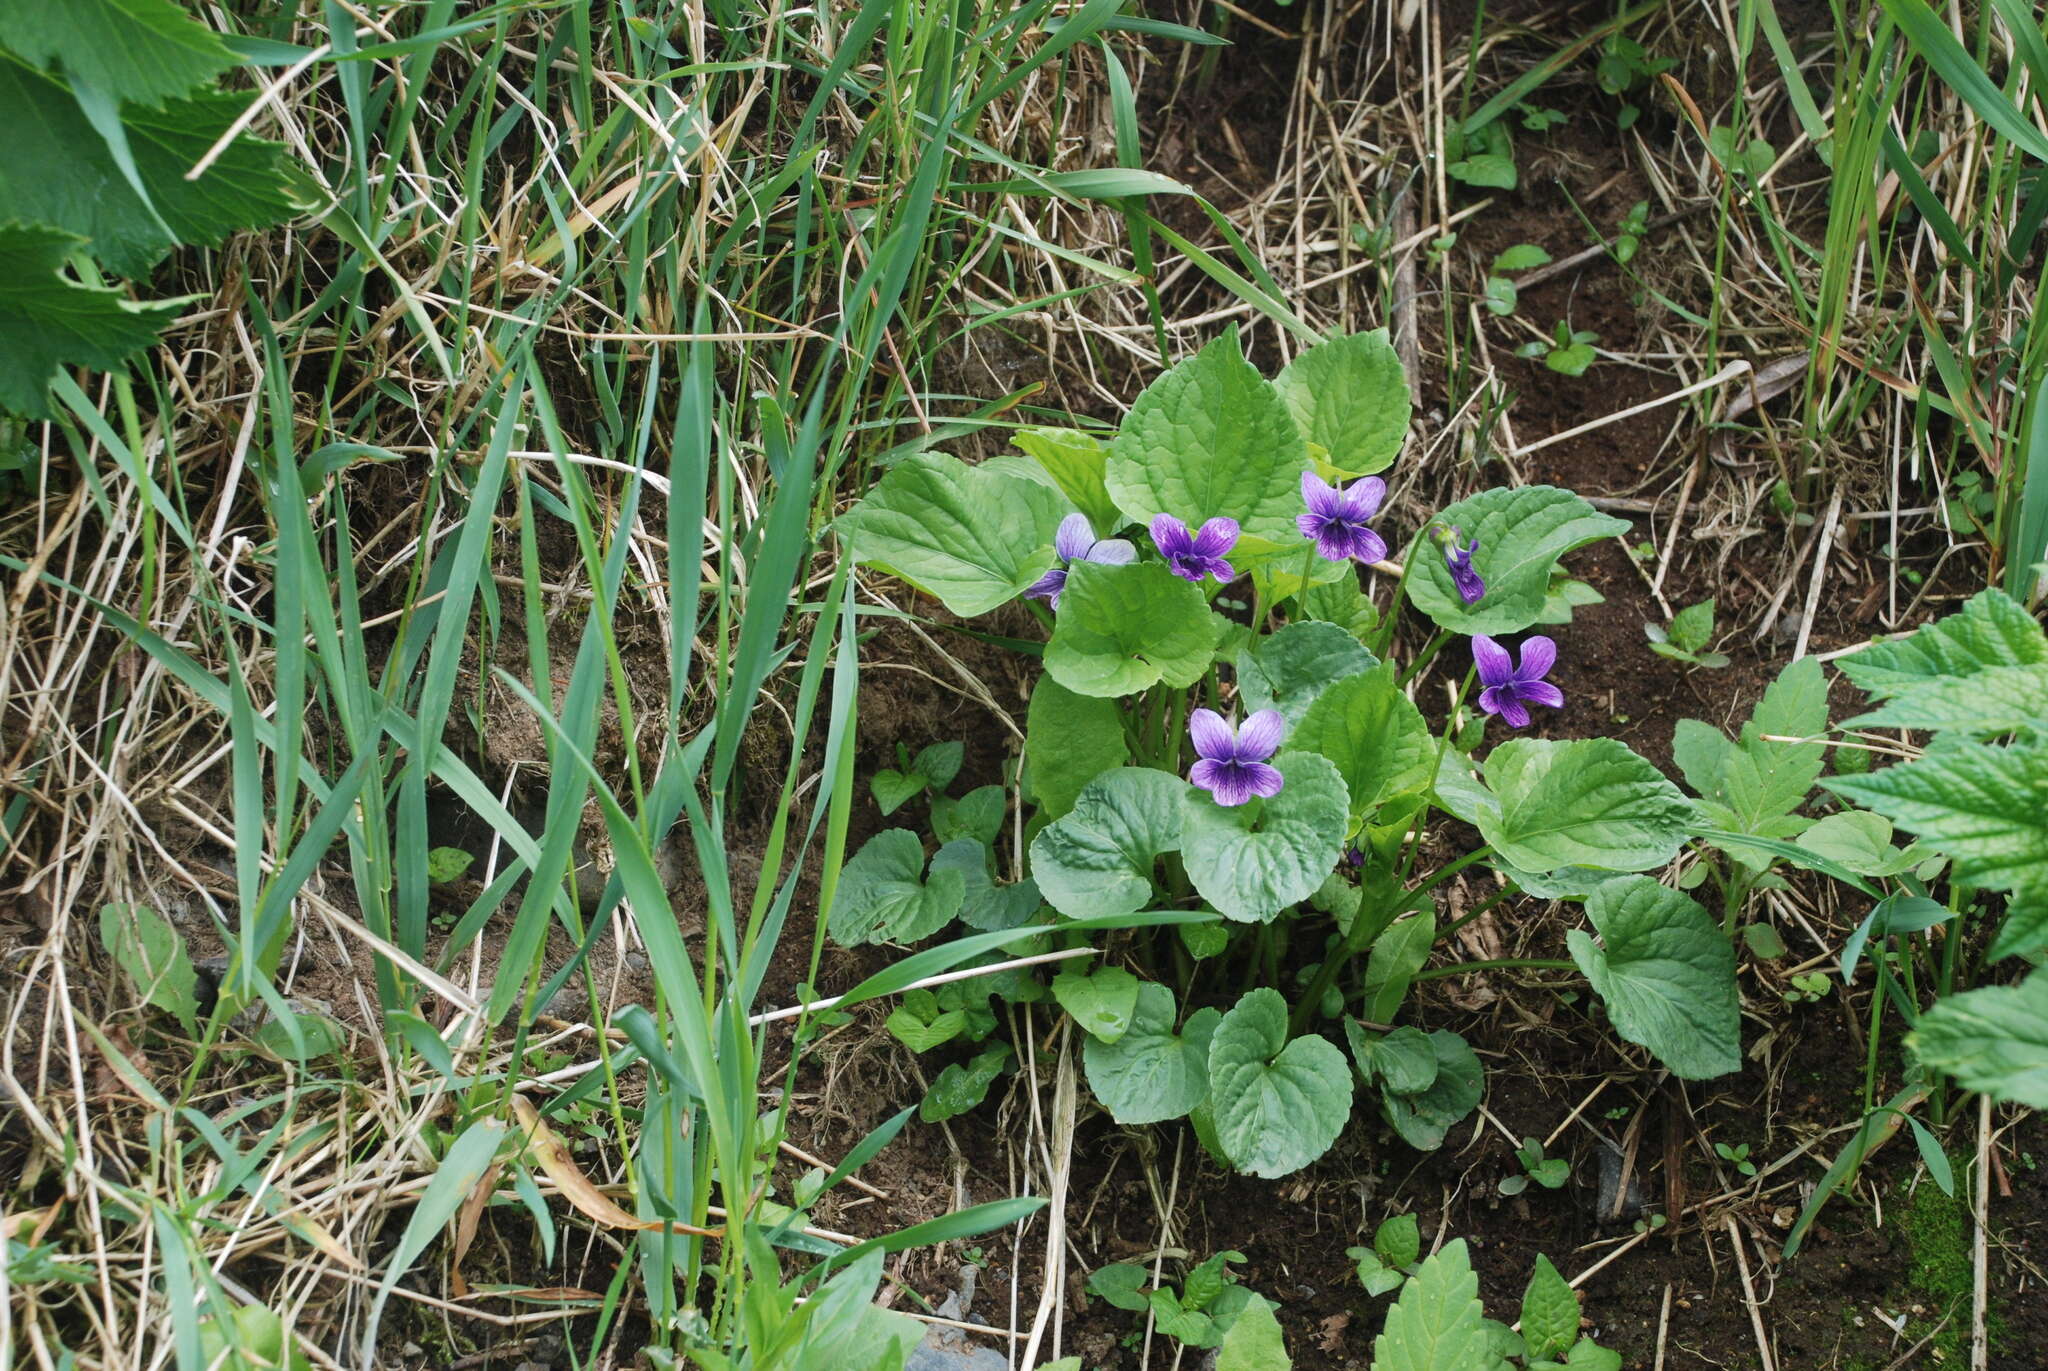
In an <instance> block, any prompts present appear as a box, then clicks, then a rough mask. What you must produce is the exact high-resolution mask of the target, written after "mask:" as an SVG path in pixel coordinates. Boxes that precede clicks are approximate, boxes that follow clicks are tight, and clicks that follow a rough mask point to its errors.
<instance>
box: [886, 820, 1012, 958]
mask: <svg viewBox="0 0 2048 1371" xmlns="http://www.w3.org/2000/svg"><path fill="white" fill-rule="evenodd" d="M897 831H899V832H900V831H902V830H897ZM988 863H989V850H988V845H987V844H986V843H984V842H982V841H981V839H979V838H955V839H953V840H952V841H951V842H949V843H947V844H945V846H943V847H941V848H940V849H939V850H938V852H937V854H936V855H934V856H933V857H932V877H933V879H934V880H936V879H937V877H938V876H939V874H940V873H941V872H947V871H952V872H957V873H959V876H960V908H959V910H958V913H959V915H960V922H962V923H964V924H966V925H967V926H968V927H970V928H978V929H981V930H982V931H983V932H985V933H993V932H995V931H997V930H998V929H1004V928H1017V927H1019V926H1021V925H1023V924H1027V923H1029V922H1031V916H1032V915H1033V914H1036V913H1037V912H1038V911H1039V909H1040V907H1041V906H1043V904H1044V903H1045V901H1044V899H1043V897H1041V896H1040V895H1039V893H1038V883H1037V882H1036V881H1034V880H1032V879H1031V878H1030V877H1029V876H1026V877H1025V878H1024V879H1023V880H1021V881H1013V882H1011V883H1010V884H1009V885H997V884H996V882H995V880H994V878H993V877H991V876H990V875H989V870H988Z"/></svg>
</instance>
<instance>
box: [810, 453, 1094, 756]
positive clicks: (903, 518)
mask: <svg viewBox="0 0 2048 1371" xmlns="http://www.w3.org/2000/svg"><path fill="white" fill-rule="evenodd" d="M1063 513H1064V510H1063V509H1062V507H1061V501H1060V497H1059V492H1058V491H1056V490H1052V489H1049V488H1047V487H1045V486H1041V485H1039V484H1037V483H1036V482H1033V481H1030V480H1027V479H1025V478H1024V477H1021V476H1016V475H1012V474H1010V473H1006V472H1002V471H985V470H983V469H982V468H980V467H973V466H969V465H968V464H967V463H965V462H963V461H960V460H959V459H958V458H954V457H946V456H942V455H939V454H937V453H920V454H918V455H917V456H914V457H906V458H905V459H904V460H903V461H901V462H898V463H897V464H896V465H895V466H893V467H891V468H890V469H889V471H888V472H887V474H885V475H884V476H883V477H882V480H881V484H879V485H877V486H876V487H875V489H874V490H873V491H871V492H869V494H868V496H867V498H866V499H864V500H862V501H861V502H860V503H859V504H857V505H855V506H854V507H853V508H852V509H850V510H848V511H847V512H846V513H845V514H842V515H840V516H839V521H838V524H837V525H836V527H837V528H838V529H839V531H840V533H841V535H842V536H844V537H846V538H847V539H848V540H850V541H851V543H852V545H853V555H854V557H855V559H856V560H858V561H861V562H865V563H867V564H869V565H872V566H879V567H882V568H884V569H886V570H888V571H893V572H894V573H896V574H897V575H898V576H901V577H902V578H903V579H904V580H906V581H908V582H910V583H911V584H912V585H914V586H916V587H917V588H918V589H920V590H923V591H927V592H929V593H930V594H933V595H936V596H937V597H938V598H939V599H940V600H941V601H942V602H943V603H944V604H945V606H946V608H947V609H949V610H951V611H952V612H953V613H955V614H958V615H960V616H961V617H962V618H967V617H971V616H973V615H976V614H985V613H987V612H988V611H989V610H991V609H994V608H995V607H996V606H997V605H1000V604H1004V603H1006V602H1007V601H1010V600H1014V599H1015V598H1016V597H1017V596H1018V595H1020V594H1022V593H1023V592H1024V590H1025V589H1026V588H1027V587H1028V586H1030V584H1031V583H1032V582H1033V581H1036V580H1037V579H1038V578H1039V577H1040V576H1042V575H1044V574H1045V571H1046V569H1047V568H1049V567H1050V566H1051V565H1052V563H1053V552H1052V536H1053V531H1054V529H1056V528H1057V527H1058V526H1059V522H1060V518H1061V517H1062V515H1063ZM949 779H950V778H949Z"/></svg>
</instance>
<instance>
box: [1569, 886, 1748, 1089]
mask: <svg viewBox="0 0 2048 1371" xmlns="http://www.w3.org/2000/svg"><path fill="white" fill-rule="evenodd" d="M1586 916H1587V918H1588V919H1589V920H1590V921H1591V922H1592V925H1593V927H1594V929H1595V930H1596V931H1597V932H1598V933H1599V934H1600V942H1599V943H1595V942H1594V941H1593V939H1592V938H1591V937H1590V936H1589V935H1588V934H1587V933H1585V932H1584V931H1583V930H1581V929H1576V928H1575V929H1573V930H1572V931H1571V932H1570V933H1569V934H1568V935H1566V942H1567V943H1568V944H1569V946H1570V948H1571V953H1572V960H1573V961H1575V962H1577V963H1578V964H1579V970H1581V971H1583V972H1584V973H1585V975H1586V979H1587V980H1588V981H1590V982H1592V984H1593V989H1594V990H1595V991H1597V992H1598V993H1599V995H1600V998H1601V999H1602V1000H1604V1001H1605V1002H1606V1004H1607V1013H1608V1016H1609V1017H1610V1018H1612V1019H1613V1020H1614V1029H1615V1031H1616V1032H1617V1033H1619V1034H1621V1036H1622V1037H1624V1038H1626V1039H1628V1040H1629V1041H1630V1042H1632V1043H1635V1044H1637V1045H1638V1046H1641V1047H1647V1048H1648V1049H1650V1051H1651V1053H1653V1054H1654V1055H1655V1056H1656V1058H1657V1060H1658V1061H1660V1062H1662V1063H1664V1065H1666V1066H1668V1067H1670V1068H1671V1070H1672V1071H1674V1072H1676V1073H1677V1074H1678V1075H1680V1076H1683V1077H1685V1078H1686V1079H1687V1080H1695V1081H1698V1080H1707V1079H1709V1078H1711V1077H1714V1076H1722V1075H1726V1074H1727V1073H1728V1072H1730V1071H1736V1070H1739V1069H1741V1066H1742V1001H1741V997H1740V996H1739V995H1738V994H1737V993H1736V989H1735V952H1734V949H1733V948H1731V947H1730V946H1729V945H1728V939H1727V938H1725V937H1724V936H1722V933H1721V926H1720V925H1719V924H1718V923H1716V922H1715V921H1714V920H1713V918H1712V917H1711V916H1710V915H1708V913H1707V911H1706V910H1704V909H1702V908H1700V907H1699V905H1697V904H1695V903H1694V902H1693V901H1692V900H1690V899H1688V898H1687V897H1685V896H1684V895H1681V894H1680V893H1679V892H1678V891H1676V890H1671V889H1668V888H1666V887H1665V886H1663V885H1660V884H1658V883H1657V882H1656V881H1654V880H1652V879H1650V878H1649V877H1647V876H1637V877H1632V878H1630V879H1628V880H1622V881H1610V882H1608V883H1607V884H1606V885H1603V886H1601V887H1600V888H1599V889H1597V890H1595V891H1594V892H1593V893H1592V895H1591V896H1589V897H1588V898H1587V900H1586Z"/></svg>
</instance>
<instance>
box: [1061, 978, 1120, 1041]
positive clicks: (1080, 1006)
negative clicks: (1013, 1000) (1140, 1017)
mask: <svg viewBox="0 0 2048 1371" xmlns="http://www.w3.org/2000/svg"><path fill="white" fill-rule="evenodd" d="M1138 985H1139V981H1138V978H1137V977H1136V976H1133V975H1132V974H1131V973H1130V972H1128V971H1126V970H1124V969H1123V968H1122V967H1120V966H1099V967H1097V968H1095V970H1094V971H1092V972H1081V971H1072V970H1069V971H1062V972H1061V973H1060V974H1059V975H1057V976H1055V977H1053V978H1052V997H1053V998H1054V999H1055V1000H1057V1001H1059V1005H1060V1008H1062V1009H1064V1010H1066V1011H1067V1013H1069V1014H1071V1015H1073V1016H1074V1022H1075V1023H1077V1024H1079V1025H1081V1027H1082V1028H1084V1029H1086V1030H1087V1031H1088V1034H1089V1036H1090V1037H1093V1038H1095V1039H1098V1040H1099V1041H1101V1042H1106V1043H1113V1042H1115V1041H1116V1040H1117V1039H1118V1038H1121V1037H1123V1035H1124V1034H1125V1032H1126V1031H1128V1030H1129V1028H1130V1026H1131V1015H1132V1014H1133V1013H1135V1012H1136V1011H1137V1007H1138Z"/></svg>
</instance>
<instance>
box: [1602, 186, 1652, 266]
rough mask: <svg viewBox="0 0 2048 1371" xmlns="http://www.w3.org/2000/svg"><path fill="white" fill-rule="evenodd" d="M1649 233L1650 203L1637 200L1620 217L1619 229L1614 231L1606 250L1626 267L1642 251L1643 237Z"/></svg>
mask: <svg viewBox="0 0 2048 1371" xmlns="http://www.w3.org/2000/svg"><path fill="white" fill-rule="evenodd" d="M1649 231H1650V202H1649V201H1648V200H1638V201H1636V202H1635V203H1634V204H1633V205H1630V206H1629V207H1628V213H1627V214H1624V215H1622V216H1621V227H1620V228H1619V229H1618V230H1616V232H1615V235H1614V241H1613V242H1611V243H1609V244H1608V247H1607V250H1608V251H1609V252H1610V253H1612V254H1613V255H1614V260H1615V261H1616V262H1619V263H1620V264H1621V265H1622V266H1627V265H1628V264H1629V263H1630V262H1632V261H1634V260H1635V256H1636V254H1637V253H1638V252H1640V251H1642V247H1643V236H1644V235H1645V234H1647V233H1648V232H1649Z"/></svg>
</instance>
